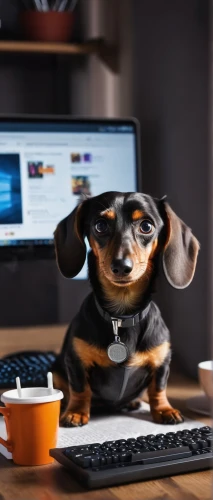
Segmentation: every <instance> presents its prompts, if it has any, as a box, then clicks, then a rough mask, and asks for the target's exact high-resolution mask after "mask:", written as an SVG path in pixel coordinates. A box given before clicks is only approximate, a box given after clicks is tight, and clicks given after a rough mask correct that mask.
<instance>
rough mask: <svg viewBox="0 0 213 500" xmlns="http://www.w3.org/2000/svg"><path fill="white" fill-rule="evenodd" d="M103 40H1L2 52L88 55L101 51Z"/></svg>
mask: <svg viewBox="0 0 213 500" xmlns="http://www.w3.org/2000/svg"><path fill="white" fill-rule="evenodd" d="M102 47H103V42H102V41H100V40H98V41H94V42H88V43H53V42H30V41H16V40H14V41H8V40H0V52H13V53H15V52H16V53H17V52H19V53H21V52H22V53H24V52H25V53H26V52H28V53H39V54H42V53H43V54H64V55H66V54H67V55H84V54H85V55H86V54H97V53H99V52H100V51H101V49H102Z"/></svg>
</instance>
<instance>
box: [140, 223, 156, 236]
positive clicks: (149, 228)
mask: <svg viewBox="0 0 213 500" xmlns="http://www.w3.org/2000/svg"><path fill="white" fill-rule="evenodd" d="M153 230H154V226H153V224H152V223H151V222H150V221H149V220H143V222H141V224H140V232H141V233H143V234H150V233H152V232H153Z"/></svg>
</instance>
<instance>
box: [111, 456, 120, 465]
mask: <svg viewBox="0 0 213 500" xmlns="http://www.w3.org/2000/svg"><path fill="white" fill-rule="evenodd" d="M119 461H120V459H119V455H118V454H116V453H114V454H113V455H112V463H113V464H117V463H118V462H119Z"/></svg>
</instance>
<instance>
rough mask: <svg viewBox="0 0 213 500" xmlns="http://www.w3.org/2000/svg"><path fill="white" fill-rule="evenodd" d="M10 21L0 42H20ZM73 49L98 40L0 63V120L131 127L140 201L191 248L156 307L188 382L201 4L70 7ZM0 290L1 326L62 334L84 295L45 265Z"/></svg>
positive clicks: (204, 60) (199, 274)
mask: <svg viewBox="0 0 213 500" xmlns="http://www.w3.org/2000/svg"><path fill="white" fill-rule="evenodd" d="M19 10H20V6H19V2H12V1H11V2H10V0H8V1H7V2H5V0H1V1H0V18H1V30H0V36H1V33H2V39H7V40H10V39H12V38H13V39H18V38H19V37H20V27H19V24H18V15H19ZM73 38H74V40H75V41H77V42H82V41H83V42H87V41H88V40H89V41H91V40H93V41H97V42H98V41H99V40H100V39H102V40H103V41H104V50H101V53H99V54H98V55H97V54H96V53H91V54H84V55H70V54H69V55H64V54H61V55H59V54H46V53H42V52H40V53H33V54H32V53H29V54H27V53H20V52H19V51H11V52H0V113H13V114H16V113H24V114H25V113H27V114H30V113H37V114H38V113H40V114H70V115H77V116H84V115H86V116H91V117H94V116H100V117H101V116H104V117H105V116H106V117H123V116H129V115H130V116H136V117H137V118H138V119H139V121H140V123H141V147H142V179H143V186H142V188H143V191H144V192H147V193H150V194H151V195H154V196H158V197H161V196H163V195H165V194H167V196H168V201H169V203H170V204H171V206H172V208H173V210H174V211H176V212H177V214H178V215H179V216H180V217H181V218H182V219H183V220H184V221H185V222H186V223H187V224H188V225H189V226H190V227H192V229H193V231H194V233H195V235H196V236H197V238H198V239H199V241H200V243H201V252H200V255H199V262H198V267H197V271H196V275H195V279H194V281H193V282H192V284H191V285H190V287H189V288H188V289H186V290H184V291H175V290H173V289H171V287H170V286H169V285H168V284H167V283H166V281H165V279H164V278H163V277H162V276H161V277H160V280H159V288H158V290H159V291H158V294H157V297H156V300H157V301H158V303H159V304H160V307H161V310H162V313H163V316H164V318H165V320H166V322H167V324H168V326H169V328H170V330H171V336H172V346H173V350H174V356H175V357H176V359H177V362H178V363H179V367H180V370H182V371H183V370H184V371H185V372H186V373H188V374H190V375H192V376H195V375H196V372H197V368H196V367H197V363H198V362H199V361H201V360H205V359H209V358H210V336H211V319H212V318H211V308H212V294H211V260H212V259H211V251H210V248H211V231H212V223H211V198H212V196H211V186H210V181H211V173H210V169H209V124H210V119H209V102H210V85H209V81H210V69H211V68H210V64H209V62H210V58H209V48H210V7H209V2H208V1H207V0H187V1H186V0H160V1H159V0H79V2H78V4H77V7H76V17H75V27H74V33H73ZM0 282H1V288H0V301H1V309H0V310H1V314H0V326H16V325H29V324H31V325H33V324H34V325H35V324H54V323H66V322H68V321H70V320H71V318H72V316H73V314H74V311H75V310H76V309H77V307H78V305H79V304H80V303H81V301H82V298H83V296H84V295H85V294H86V293H87V291H88V289H89V286H88V285H87V284H84V288H83V289H82V283H81V282H80V281H76V282H75V283H74V285H73V282H72V284H70V282H69V281H66V280H64V279H63V278H62V277H61V276H60V275H59V273H58V271H57V268H56V265H55V262H54V261H50V260H49V261H44V260H43V261H26V262H24V261H23V262H18V261H17V260H16V259H15V260H13V261H11V262H7V263H1V265H0ZM73 286H74V289H73ZM73 290H75V293H74V295H73ZM82 290H83V291H82ZM74 296H75V299H74Z"/></svg>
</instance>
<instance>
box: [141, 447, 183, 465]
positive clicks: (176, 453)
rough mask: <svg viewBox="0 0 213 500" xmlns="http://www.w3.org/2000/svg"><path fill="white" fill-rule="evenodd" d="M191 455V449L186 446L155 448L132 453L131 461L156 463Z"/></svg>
mask: <svg viewBox="0 0 213 500" xmlns="http://www.w3.org/2000/svg"><path fill="white" fill-rule="evenodd" d="M191 455H192V452H191V450H189V447H188V446H182V447H181V448H172V449H167V450H156V451H149V452H146V453H136V454H135V455H132V460H131V461H132V463H137V462H141V463H143V464H146V463H157V462H162V461H164V462H166V461H167V460H175V459H180V458H186V457H189V456H191Z"/></svg>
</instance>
